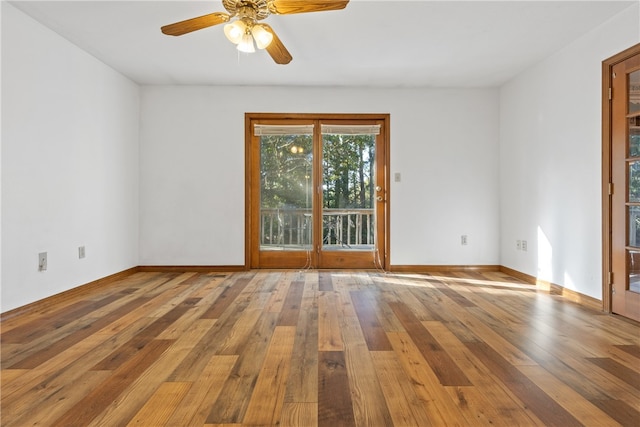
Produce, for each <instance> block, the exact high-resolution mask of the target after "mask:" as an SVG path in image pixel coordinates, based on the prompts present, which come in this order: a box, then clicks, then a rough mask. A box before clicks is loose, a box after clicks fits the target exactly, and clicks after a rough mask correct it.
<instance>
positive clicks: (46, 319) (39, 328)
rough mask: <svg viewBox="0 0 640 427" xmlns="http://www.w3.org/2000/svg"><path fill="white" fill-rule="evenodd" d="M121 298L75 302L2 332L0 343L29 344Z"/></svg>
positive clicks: (118, 296) (114, 296) (113, 296)
mask: <svg viewBox="0 0 640 427" xmlns="http://www.w3.org/2000/svg"><path fill="white" fill-rule="evenodd" d="M123 296H125V294H114V295H109V296H107V297H105V298H101V299H99V300H97V301H92V300H87V301H77V302H76V303H74V304H72V305H70V306H67V307H65V308H63V309H60V310H57V311H55V312H53V313H49V314H47V315H45V316H42V317H39V318H36V319H33V320H32V321H31V322H29V323H25V324H23V325H20V326H19V327H16V328H13V329H10V330H8V331H6V332H5V331H3V332H2V335H0V343H1V344H2V345H5V344H12V343H27V342H31V341H33V340H35V339H37V338H39V337H42V336H43V335H47V334H50V333H51V332H52V331H55V330H56V329H59V328H60V327H62V326H64V325H66V324H67V323H70V322H72V321H74V320H76V319H78V318H80V317H83V316H85V315H86V314H89V313H92V312H93V311H95V310H97V309H98V308H100V307H103V306H105V305H108V304H110V303H112V302H114V301H117V300H118V299H119V298H122V297H123Z"/></svg>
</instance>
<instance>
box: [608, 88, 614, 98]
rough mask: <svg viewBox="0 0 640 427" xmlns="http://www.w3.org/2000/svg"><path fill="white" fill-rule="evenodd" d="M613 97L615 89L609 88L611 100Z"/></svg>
mask: <svg viewBox="0 0 640 427" xmlns="http://www.w3.org/2000/svg"><path fill="white" fill-rule="evenodd" d="M612 99H613V89H612V88H609V101H611V100H612Z"/></svg>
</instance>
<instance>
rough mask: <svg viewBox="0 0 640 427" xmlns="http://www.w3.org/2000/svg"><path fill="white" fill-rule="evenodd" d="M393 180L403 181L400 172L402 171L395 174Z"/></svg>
mask: <svg viewBox="0 0 640 427" xmlns="http://www.w3.org/2000/svg"><path fill="white" fill-rule="evenodd" d="M393 180H394V181H395V182H400V181H402V175H401V174H400V172H396V173H394V174H393Z"/></svg>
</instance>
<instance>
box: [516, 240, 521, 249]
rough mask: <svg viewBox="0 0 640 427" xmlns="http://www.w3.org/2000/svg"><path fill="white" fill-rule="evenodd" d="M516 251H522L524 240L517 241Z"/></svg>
mask: <svg viewBox="0 0 640 427" xmlns="http://www.w3.org/2000/svg"><path fill="white" fill-rule="evenodd" d="M516 250H518V251H521V250H522V240H516Z"/></svg>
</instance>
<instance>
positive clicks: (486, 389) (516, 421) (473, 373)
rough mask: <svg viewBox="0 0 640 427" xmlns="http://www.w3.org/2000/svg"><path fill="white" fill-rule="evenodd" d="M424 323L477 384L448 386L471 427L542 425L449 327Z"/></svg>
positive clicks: (448, 390) (449, 391) (435, 322)
mask: <svg viewBox="0 0 640 427" xmlns="http://www.w3.org/2000/svg"><path fill="white" fill-rule="evenodd" d="M422 323H423V325H425V327H426V328H427V329H428V330H429V331H430V332H431V333H432V334H433V336H434V337H435V338H436V339H437V340H438V342H440V343H441V344H442V346H443V347H444V348H446V349H447V353H449V355H450V356H451V358H452V359H454V360H455V361H456V363H457V364H458V366H459V367H460V369H462V370H463V371H464V373H465V375H466V376H467V378H469V380H470V381H471V383H472V384H473V387H468V386H467V387H446V391H447V392H448V393H449V395H450V396H451V399H452V400H453V402H454V403H455V404H456V406H457V407H458V409H459V411H460V412H461V414H462V415H463V416H464V418H465V420H466V423H467V424H469V425H491V426H504V427H510V426H516V425H522V426H530V425H542V423H541V422H540V421H539V420H538V419H537V417H535V415H533V414H530V411H528V410H527V408H526V407H525V405H524V404H522V403H521V402H520V400H519V399H518V398H517V397H516V396H514V395H513V394H512V393H510V392H509V390H508V389H506V387H504V385H502V384H501V383H499V382H497V381H495V380H494V379H493V376H492V375H491V372H490V371H489V369H488V368H487V367H486V366H485V365H483V364H482V362H480V361H479V360H478V359H477V358H476V357H475V356H474V355H473V354H472V353H471V352H470V351H469V350H468V349H467V347H466V346H465V345H464V343H463V342H462V341H460V340H459V339H458V337H457V336H456V335H455V334H454V333H453V332H452V331H451V330H450V329H449V326H450V325H449V324H447V325H445V324H443V322H437V321H429V322H422ZM478 390H481V392H478Z"/></svg>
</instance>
